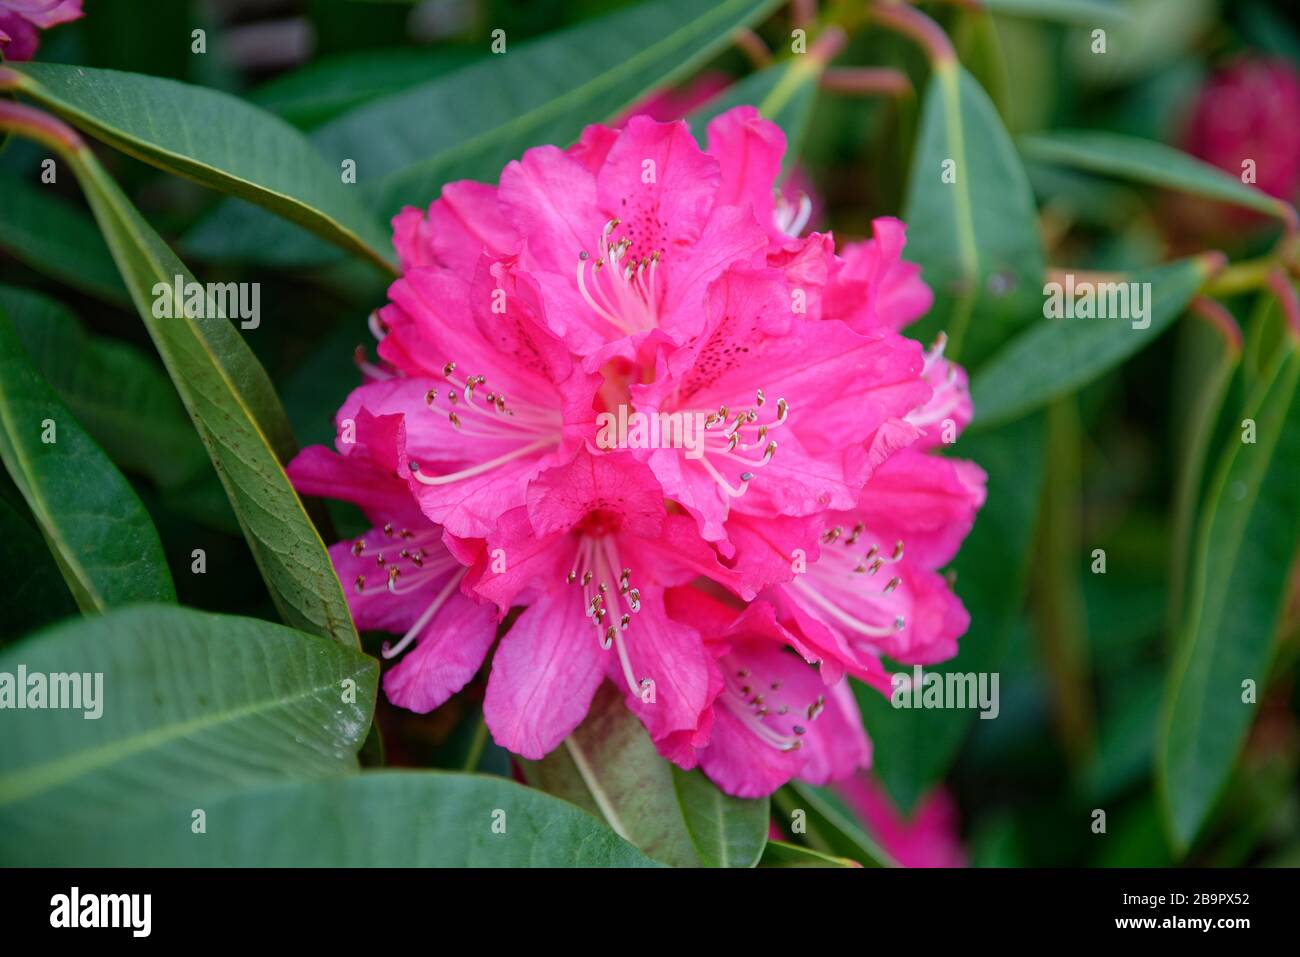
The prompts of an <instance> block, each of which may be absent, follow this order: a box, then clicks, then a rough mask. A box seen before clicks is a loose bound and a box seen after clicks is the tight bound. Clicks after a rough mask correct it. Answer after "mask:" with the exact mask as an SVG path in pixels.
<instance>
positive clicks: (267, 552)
mask: <svg viewBox="0 0 1300 957" xmlns="http://www.w3.org/2000/svg"><path fill="white" fill-rule="evenodd" d="M71 158H72V160H73V165H74V168H75V169H76V171H77V175H78V178H79V179H80V180H81V184H82V188H83V189H84V190H85V192H86V196H87V198H88V199H89V201H90V205H91V208H92V209H93V210H94V211H95V217H96V219H97V220H98V221H99V225H100V228H101V229H102V230H103V231H104V234H105V236H106V237H107V238H108V242H109V247H110V248H111V249H112V251H113V257H114V259H116V260H117V264H118V268H119V269H120V270H121V271H122V275H123V276H124V277H125V279H126V281H127V286H128V287H129V288H130V290H131V297H132V299H133V300H134V301H135V306H136V310H137V311H138V312H139V313H140V317H141V318H142V319H143V320H144V323H145V326H146V327H147V328H148V330H149V335H150V336H152V337H153V341H154V344H155V345H156V346H157V347H158V352H159V354H160V355H161V356H162V359H163V362H164V364H165V365H166V366H167V371H168V372H169V373H170V375H171V378H172V382H173V383H174V384H175V386H176V389H177V391H178V392H179V393H180V396H181V400H182V401H183V402H184V403H185V407H186V409H187V410H188V411H189V413H190V417H191V418H192V419H193V420H194V424H195V425H196V426H197V427H198V430H199V436H200V438H201V439H202V440H203V444H204V445H205V446H206V447H207V450H208V455H209V456H210V457H211V458H212V462H213V465H214V466H216V469H217V474H218V475H219V476H220V477H221V482H222V484H223V485H224V486H225V488H226V494H227V495H228V496H229V498H230V502H231V505H232V506H233V507H234V510H235V514H236V515H237V516H238V518H239V522H240V525H241V526H242V527H243V530H244V536H245V538H246V539H247V540H248V544H249V547H250V548H251V549H252V552H253V558H254V560H255V561H256V562H257V566H258V568H259V569H260V570H261V572H262V577H263V578H264V579H265V580H266V583H267V587H268V588H269V589H270V592H271V597H272V598H273V599H274V601H275V604H276V607H277V608H278V609H279V610H280V614H281V615H282V616H283V618H284V620H285V622H286V623H288V624H289V625H292V626H293V627H296V628H301V629H302V630H303V631H308V632H311V633H313V634H321V635H329V636H331V637H333V638H335V639H337V640H338V641H341V642H344V643H345V644H350V645H354V646H356V645H358V644H359V639H358V638H357V632H356V627H355V626H354V625H353V623H352V616H351V615H350V614H349V612H348V606H347V601H346V600H345V599H344V597H343V589H342V586H341V585H340V584H339V580H338V578H337V576H336V575H335V574H334V569H333V566H332V565H331V564H330V560H329V555H328V553H327V552H326V551H325V545H324V543H323V542H322V541H321V538H320V535H319V534H318V533H317V531H316V528H315V526H314V525H313V524H312V523H311V520H310V518H308V516H307V513H306V511H305V510H304V509H303V505H302V501H301V500H300V499H299V498H298V495H297V493H296V492H295V491H294V490H293V487H292V486H291V485H290V484H289V479H288V476H286V475H285V474H284V469H283V468H282V467H281V464H280V463H281V462H283V461H287V459H288V456H289V455H291V454H292V451H293V436H292V434H291V433H290V432H289V428H288V423H287V422H286V420H285V418H284V410H283V409H282V408H281V407H280V402H279V399H277V398H276V396H275V390H274V388H273V387H272V386H271V383H270V381H269V380H268V379H267V376H266V371H265V370H264V369H263V368H262V366H261V365H260V364H259V363H258V361H257V359H256V357H255V356H254V355H253V354H252V352H251V350H249V348H248V346H247V345H246V344H245V342H244V340H243V339H241V338H240V336H239V333H238V332H237V331H236V330H235V328H234V326H233V325H232V324H231V323H230V322H229V321H228V320H227V319H225V318H223V317H221V316H216V317H213V318H208V319H191V318H188V317H186V318H175V319H166V318H161V319H160V318H157V317H155V315H154V307H155V302H157V301H158V298H157V297H156V296H155V293H154V290H155V288H157V289H159V290H160V295H161V296H162V297H172V294H171V290H172V288H173V285H174V283H175V282H177V281H180V282H182V283H189V282H194V281H195V280H194V278H193V276H191V275H190V273H189V270H187V269H186V268H185V265H184V264H183V263H182V262H181V261H180V260H179V259H177V258H176V256H175V254H173V253H172V251H171V250H170V249H169V248H168V247H167V244H166V243H164V242H163V241H162V239H161V238H160V237H159V236H158V234H157V233H155V232H154V231H153V229H152V228H151V227H150V226H149V224H148V223H146V222H145V221H144V219H143V218H142V217H141V216H140V214H139V213H138V212H137V211H136V209H135V207H134V206H132V205H131V202H130V200H128V199H127V198H126V197H125V196H124V195H123V194H122V191H121V190H120V189H119V188H118V187H117V184H116V183H114V182H113V181H112V179H110V178H109V176H108V175H107V174H106V173H105V172H104V169H103V167H101V166H100V165H99V163H98V161H96V160H95V158H94V156H93V155H91V154H90V153H89V152H88V151H85V150H82V151H79V152H77V153H74V154H72V156H71ZM172 298H174V297H172ZM208 301H209V303H212V302H214V301H215V299H213V298H210V299H209V300H208ZM172 307H173V308H172V312H173V314H181V315H183V314H184V313H185V311H186V310H185V309H184V307H183V303H178V302H173V303H172Z"/></svg>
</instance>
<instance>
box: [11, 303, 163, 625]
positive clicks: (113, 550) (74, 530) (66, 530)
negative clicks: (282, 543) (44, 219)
mask: <svg viewBox="0 0 1300 957" xmlns="http://www.w3.org/2000/svg"><path fill="white" fill-rule="evenodd" d="M0 458H3V460H4V464H5V468H7V469H8V470H9V475H10V476H11V477H12V478H13V480H14V484H15V485H17V486H18V488H19V490H20V491H21V492H22V494H23V498H25V499H26V500H27V505H28V507H29V508H30V509H31V510H32V514H33V515H34V516H35V517H36V521H37V523H38V524H39V525H40V529H41V533H42V534H43V535H44V536H45V539H46V541H47V542H48V543H49V546H50V550H51V552H52V553H53V554H54V558H55V561H57V562H58V564H59V567H60V569H61V570H62V571H63V577H64V579H65V580H66V581H67V583H68V588H69V589H70V590H71V591H72V594H73V596H74V597H75V598H76V599H77V604H78V605H80V606H81V609H82V610H83V611H86V612H97V611H104V610H106V609H108V608H110V607H112V606H114V605H124V604H127V603H129V602H136V601H175V600H176V588H175V586H174V585H173V584H172V576H171V572H170V571H168V569H167V559H166V557H165V556H164V555H163V550H162V543H161V542H160V541H159V540H158V532H157V530H156V529H155V528H154V527H153V522H152V521H150V519H149V513H148V512H146V511H145V509H144V506H143V505H142V504H140V499H139V497H138V496H137V495H136V494H135V490H134V489H132V488H131V485H130V483H128V482H127V480H126V479H124V478H123V477H122V473H121V472H119V471H118V470H117V469H116V468H115V467H114V466H113V463H112V462H110V461H109V460H108V456H107V455H105V454H104V452H103V450H102V449H101V448H100V447H99V446H98V445H96V444H95V441H94V440H93V439H92V438H91V437H90V436H88V435H87V434H86V433H85V431H84V430H83V429H82V428H81V426H80V425H79V424H78V423H77V420H76V419H74V418H73V417H72V415H71V413H69V412H68V410H67V407H66V406H64V405H63V403H62V402H60V401H59V398H58V396H57V395H55V393H54V390H53V389H51V388H50V387H49V385H48V384H46V382H45V380H43V379H42V378H41V377H40V374H39V373H37V371H36V370H35V368H33V367H32V362H31V358H30V357H29V356H28V355H27V351H26V350H25V349H24V348H23V346H22V342H21V340H20V339H19V338H18V335H17V333H15V332H14V328H13V325H12V324H11V323H10V322H9V320H8V319H7V318H5V315H4V311H3V308H0Z"/></svg>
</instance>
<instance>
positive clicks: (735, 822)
mask: <svg viewBox="0 0 1300 957" xmlns="http://www.w3.org/2000/svg"><path fill="white" fill-rule="evenodd" d="M672 772H673V788H674V790H675V791H676V792H677V802H678V803H679V804H680V805H681V809H682V816H683V817H684V818H685V820H686V830H687V831H689V832H690V835H691V841H692V842H693V843H694V844H695V850H696V851H697V852H698V853H699V855H700V860H701V861H703V862H704V865H705V866H706V867H754V866H755V865H756V864H758V861H759V858H761V857H762V856H763V848H764V847H765V846H766V845H767V828H768V823H769V822H770V821H771V820H772V808H771V802H770V801H769V800H768V799H767V798H757V799H753V800H747V799H745V798H737V797H732V796H731V795H729V794H723V793H722V791H720V790H719V789H718V787H717V786H716V785H714V783H713V782H712V781H710V780H709V779H708V778H707V777H705V776H704V772H702V771H700V770H698V769H697V770H694V771H683V770H682V769H681V768H679V767H675V766H674V767H673V769H672Z"/></svg>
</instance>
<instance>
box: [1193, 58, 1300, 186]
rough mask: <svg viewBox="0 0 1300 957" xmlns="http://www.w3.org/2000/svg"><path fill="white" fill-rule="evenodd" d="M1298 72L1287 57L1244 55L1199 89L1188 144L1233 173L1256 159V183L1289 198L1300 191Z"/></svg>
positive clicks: (1237, 174)
mask: <svg viewBox="0 0 1300 957" xmlns="http://www.w3.org/2000/svg"><path fill="white" fill-rule="evenodd" d="M1297 118H1300V73H1297V72H1296V69H1295V68H1294V67H1293V66H1291V65H1290V64H1289V63H1287V62H1286V61H1284V60H1263V59H1253V58H1242V59H1239V60H1237V61H1236V62H1235V63H1233V64H1231V65H1230V66H1228V67H1225V68H1224V69H1221V70H1218V71H1216V72H1215V73H1214V74H1213V75H1211V76H1210V78H1209V79H1208V80H1207V81H1206V83H1205V85H1204V86H1203V87H1201V90H1200V93H1199V94H1198V95H1197V98H1196V102H1195V105H1194V106H1193V108H1192V114H1191V118H1190V120H1189V122H1188V125H1187V130H1186V133H1185V135H1184V148H1185V149H1186V150H1187V151H1188V152H1189V153H1191V154H1192V155H1193V156H1196V157H1198V158H1200V159H1202V160H1204V161H1205V162H1207V163H1210V164H1212V165H1214V166H1217V167H1218V168H1219V169H1221V170H1223V171H1224V172H1226V173H1231V174H1232V175H1233V176H1238V177H1239V176H1241V175H1242V164H1243V163H1244V162H1245V161H1247V160H1253V161H1254V164H1255V176H1256V180H1255V185H1256V186H1258V187H1259V188H1260V189H1262V190H1263V191H1264V192H1266V193H1268V194H1269V195H1270V196H1276V197H1277V198H1278V199H1283V200H1286V201H1287V202H1290V201H1291V200H1293V199H1295V197H1296V193H1297V191H1300V124H1298V123H1297V122H1296V121H1297Z"/></svg>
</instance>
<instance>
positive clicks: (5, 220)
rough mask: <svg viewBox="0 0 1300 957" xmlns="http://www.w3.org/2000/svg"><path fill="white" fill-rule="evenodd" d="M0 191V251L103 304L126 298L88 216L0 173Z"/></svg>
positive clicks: (122, 301)
mask: <svg viewBox="0 0 1300 957" xmlns="http://www.w3.org/2000/svg"><path fill="white" fill-rule="evenodd" d="M0 195H3V196H4V202H2V203H0V249H3V250H4V251H5V252H7V253H8V254H9V255H11V256H13V257H14V258H15V259H17V260H19V261H20V262H22V263H25V264H26V265H28V266H30V267H31V268H32V269H35V270H36V271H37V272H40V273H44V274H46V275H48V276H53V277H54V278H55V279H58V280H61V281H62V282H66V283H67V284H68V285H70V286H72V287H73V288H74V289H80V290H81V291H82V292H86V293H89V294H90V295H92V296H97V297H99V298H100V299H104V300H106V301H108V302H113V303H121V304H123V305H125V304H126V303H128V302H129V301H130V297H128V296H127V293H126V287H125V286H123V285H122V277H121V276H119V275H118V274H117V267H116V266H114V265H113V257H112V256H110V255H109V254H108V247H106V246H105V245H104V239H103V237H102V236H100V235H99V231H98V230H97V229H95V224H94V223H93V222H91V220H90V218H89V217H88V216H86V215H85V214H84V213H82V212H80V211H78V210H76V209H74V208H73V207H72V206H70V205H68V204H67V203H65V202H64V201H63V200H61V199H59V198H58V197H57V196H54V195H53V194H51V193H48V192H45V191H42V190H41V189H38V188H37V187H34V186H29V185H27V184H26V183H24V182H23V181H22V180H20V179H18V178H16V177H13V176H0Z"/></svg>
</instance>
